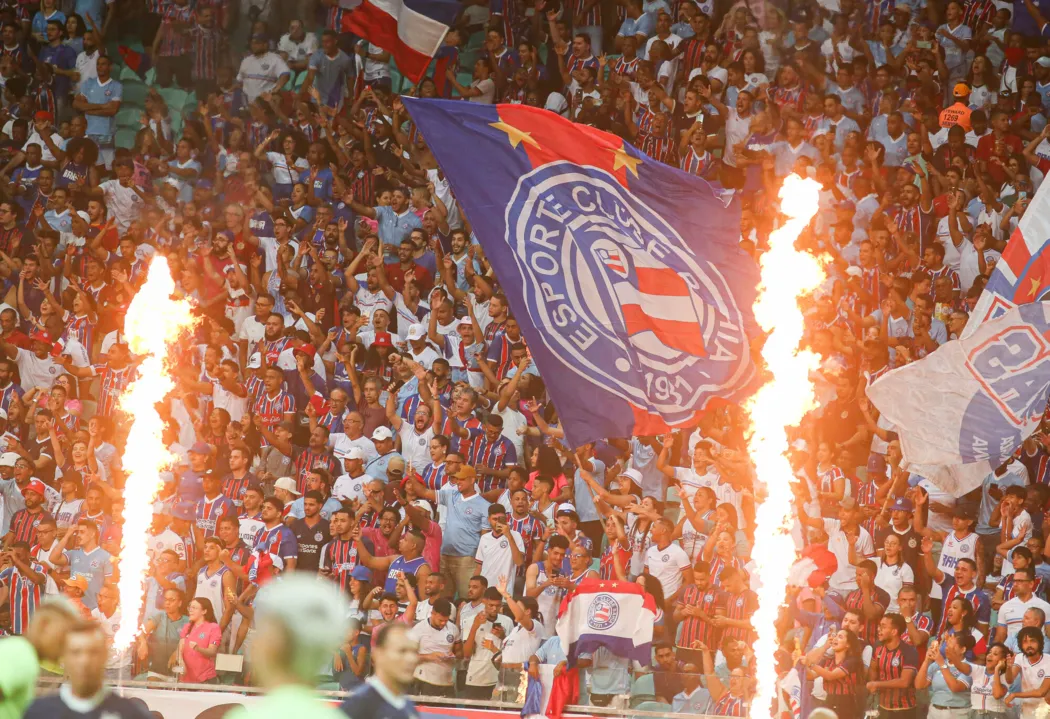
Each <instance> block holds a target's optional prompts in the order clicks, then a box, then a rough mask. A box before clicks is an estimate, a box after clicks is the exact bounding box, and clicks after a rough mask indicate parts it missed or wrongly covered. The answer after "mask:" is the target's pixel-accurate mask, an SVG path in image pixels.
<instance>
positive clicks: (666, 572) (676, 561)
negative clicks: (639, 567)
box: [645, 542, 692, 597]
mask: <svg viewBox="0 0 1050 719" xmlns="http://www.w3.org/2000/svg"><path fill="white" fill-rule="evenodd" d="M691 566H692V564H691V563H690V562H689V555H688V554H686V553H685V550H684V549H682V548H681V547H679V546H678V545H677V544H675V543H674V542H672V543H671V544H669V545H667V546H666V547H664V548H663V549H660V548H659V547H657V546H656V545H655V544H654V545H653V546H651V547H649V549H648V551H646V553H645V568H646V569H648V570H649V574H651V575H652V576H654V577H656V579H657V580H658V581H659V582H660V586H661V587H663V590H664V596H665V597H671V596H673V595H674V593H675V592H677V591H678V588H679V587H681V586H682V570H684V569H688V568H689V567H691Z"/></svg>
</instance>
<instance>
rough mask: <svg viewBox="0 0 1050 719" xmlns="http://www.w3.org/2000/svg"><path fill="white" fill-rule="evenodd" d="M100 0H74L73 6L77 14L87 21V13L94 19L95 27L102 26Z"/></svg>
mask: <svg viewBox="0 0 1050 719" xmlns="http://www.w3.org/2000/svg"><path fill="white" fill-rule="evenodd" d="M102 5H103V2H102V0H76V4H75V5H74V6H73V8H74V11H75V12H76V14H77V15H79V16H80V17H82V18H84V22H87V19H88V15H90V16H91V19H92V20H94V21H95V27H99V28H101V27H102Z"/></svg>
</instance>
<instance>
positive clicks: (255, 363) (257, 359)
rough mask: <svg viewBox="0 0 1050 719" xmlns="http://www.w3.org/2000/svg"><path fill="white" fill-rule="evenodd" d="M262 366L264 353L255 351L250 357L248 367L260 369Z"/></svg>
mask: <svg viewBox="0 0 1050 719" xmlns="http://www.w3.org/2000/svg"><path fill="white" fill-rule="evenodd" d="M260 367H262V355H261V354H259V353H258V352H253V353H252V356H251V357H249V358H248V369H259V368H260Z"/></svg>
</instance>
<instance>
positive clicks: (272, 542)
mask: <svg viewBox="0 0 1050 719" xmlns="http://www.w3.org/2000/svg"><path fill="white" fill-rule="evenodd" d="M254 549H255V551H257V552H263V553H268V554H276V555H277V556H278V557H280V558H281V559H296V558H297V557H298V556H299V544H298V542H296V539H295V535H294V534H293V533H292V530H290V529H289V528H288V527H286V526H285V525H283V524H278V525H277V526H276V527H274V528H273V529H267V528H266V527H263V528H262V529H260V530H259V532H258V534H256V535H255V547H254Z"/></svg>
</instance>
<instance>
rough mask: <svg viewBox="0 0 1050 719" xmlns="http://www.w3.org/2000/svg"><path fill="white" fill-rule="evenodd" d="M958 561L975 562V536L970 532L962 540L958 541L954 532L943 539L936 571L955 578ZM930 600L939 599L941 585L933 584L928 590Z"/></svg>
mask: <svg viewBox="0 0 1050 719" xmlns="http://www.w3.org/2000/svg"><path fill="white" fill-rule="evenodd" d="M960 559H972V560H974V561H976V560H977V535H976V534H974V533H973V532H970V534H968V535H967V536H966V538H964V539H960V538H959V537H958V535H956V534H955V532H951V533H949V534H948V536H947V537H945V538H944V546H943V548H942V549H941V558H940V561H938V562H937V569H939V570H941V571H942V572H944V575H945V576H946V577H952V578H954V577H955V565H956V564H958V563H959V560H960ZM930 597H931V598H932V599H940V598H941V585H940V584H938V583H937V582H934V583H933V587H931V588H930Z"/></svg>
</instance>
